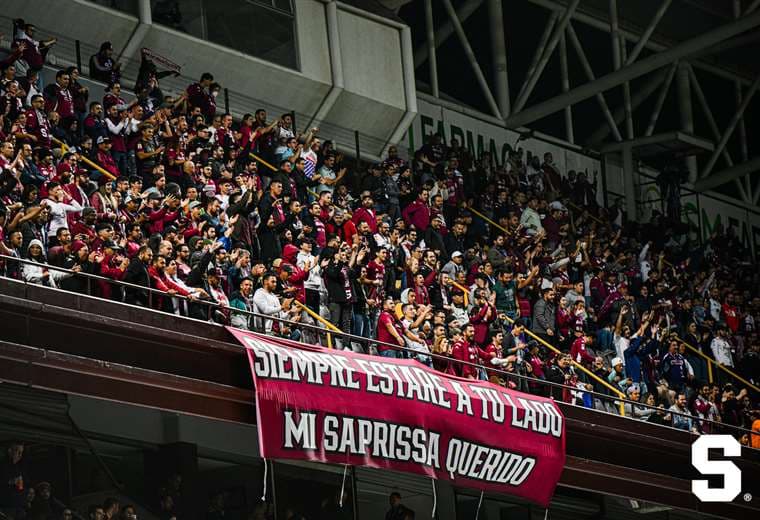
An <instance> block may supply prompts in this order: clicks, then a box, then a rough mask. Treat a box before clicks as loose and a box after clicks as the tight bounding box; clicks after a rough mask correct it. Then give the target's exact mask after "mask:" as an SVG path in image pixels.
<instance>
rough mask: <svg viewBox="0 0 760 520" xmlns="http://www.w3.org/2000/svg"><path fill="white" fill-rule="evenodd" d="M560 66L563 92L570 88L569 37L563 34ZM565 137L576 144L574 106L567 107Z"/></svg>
mask: <svg viewBox="0 0 760 520" xmlns="http://www.w3.org/2000/svg"><path fill="white" fill-rule="evenodd" d="M559 68H560V75H561V78H562V92H567V91H568V90H570V76H569V74H568V68H567V37H566V36H565V35H564V34H563V35H562V38H561V39H560V40H559ZM565 137H566V139H567V142H569V143H571V144H575V131H574V129H573V107H571V106H570V105H568V106H566V107H565Z"/></svg>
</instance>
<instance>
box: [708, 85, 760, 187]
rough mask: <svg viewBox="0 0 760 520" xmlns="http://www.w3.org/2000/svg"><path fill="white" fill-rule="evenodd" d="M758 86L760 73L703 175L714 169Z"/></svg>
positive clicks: (729, 124)
mask: <svg viewBox="0 0 760 520" xmlns="http://www.w3.org/2000/svg"><path fill="white" fill-rule="evenodd" d="M758 87H760V75H758V76H757V78H755V81H754V82H753V83H752V85H751V86H750V87H749V90H748V91H747V95H746V96H745V98H744V99H743V100H742V104H741V105H740V106H739V108H738V109H737V110H736V113H735V114H734V117H732V118H731V121H730V122H729V123H728V127H727V128H726V131H725V132H724V133H723V137H721V139H720V142H718V145H717V147H716V148H715V151H714V152H713V154H712V156H711V157H710V160H709V161H707V165H705V168H704V169H703V170H702V177H706V176H707V175H709V174H710V172H711V171H712V169H713V166H715V162H716V161H717V160H718V155H720V154H721V152H723V148H725V147H726V144H727V143H728V140H729V139H730V138H731V135H732V134H733V133H734V129H735V128H736V125H737V124H738V123H739V119H741V117H742V116H743V115H744V111H745V110H746V109H747V106H748V105H749V102H750V101H752V98H753V97H754V95H755V92H757V88H758Z"/></svg>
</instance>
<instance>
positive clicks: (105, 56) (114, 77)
mask: <svg viewBox="0 0 760 520" xmlns="http://www.w3.org/2000/svg"><path fill="white" fill-rule="evenodd" d="M120 69H121V64H120V63H117V62H116V61H115V60H114V59H113V45H112V44H111V42H109V41H106V42H103V43H101V44H100V50H98V52H97V53H95V54H93V55H92V56H90V68H89V71H90V76H92V79H96V80H98V81H102V82H103V83H111V82H113V81H118V79H119V76H120V75H121V73H120Z"/></svg>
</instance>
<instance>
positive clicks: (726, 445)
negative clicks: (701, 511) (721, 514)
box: [691, 435, 742, 502]
mask: <svg viewBox="0 0 760 520" xmlns="http://www.w3.org/2000/svg"><path fill="white" fill-rule="evenodd" d="M710 448H713V449H719V450H721V451H722V452H723V456H724V457H738V456H740V455H741V451H742V446H741V444H739V441H737V440H736V439H734V438H733V437H731V436H730V435H702V436H701V437H699V438H698V439H697V440H696V441H694V443H693V444H692V445H691V465H692V466H694V467H695V468H697V471H699V472H700V473H701V474H702V475H723V486H722V487H714V488H711V487H709V482H708V481H707V480H704V479H696V480H692V481H691V492H692V493H694V494H695V495H696V496H697V498H699V499H700V500H701V501H702V502H731V501H732V500H733V499H735V498H736V497H737V496H738V495H739V493H741V490H742V472H741V470H740V469H739V468H738V467H737V466H736V464H734V463H733V462H731V461H728V460H710V453H709V450H710Z"/></svg>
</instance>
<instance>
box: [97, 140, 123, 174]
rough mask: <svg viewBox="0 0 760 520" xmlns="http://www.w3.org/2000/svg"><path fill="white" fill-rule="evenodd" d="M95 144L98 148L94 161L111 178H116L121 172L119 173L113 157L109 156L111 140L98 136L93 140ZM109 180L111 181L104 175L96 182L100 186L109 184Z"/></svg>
mask: <svg viewBox="0 0 760 520" xmlns="http://www.w3.org/2000/svg"><path fill="white" fill-rule="evenodd" d="M95 144H97V146H98V153H97V155H96V156H95V161H96V162H97V163H98V165H99V166H101V167H102V168H103V169H104V170H105V171H107V172H108V173H110V174H111V175H112V176H113V177H118V176H119V175H120V174H121V172H120V171H119V166H118V165H117V164H116V161H115V160H114V158H113V155H111V148H112V144H111V138H110V137H108V136H105V137H104V136H98V137H97V138H96V139H95ZM110 180H111V179H108V177H106V176H105V175H101V176H100V178H99V179H98V182H99V183H100V184H101V185H102V184H105V183H106V182H110Z"/></svg>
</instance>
